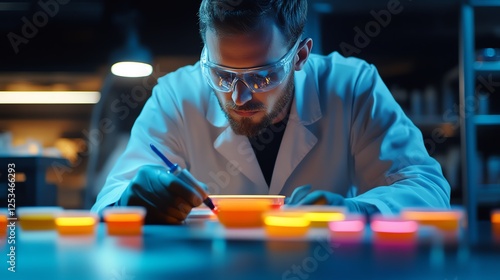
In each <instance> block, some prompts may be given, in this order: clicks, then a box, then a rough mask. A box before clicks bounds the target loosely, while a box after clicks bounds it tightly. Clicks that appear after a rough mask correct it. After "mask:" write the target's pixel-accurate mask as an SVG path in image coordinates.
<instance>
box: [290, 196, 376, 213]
mask: <svg viewBox="0 0 500 280" xmlns="http://www.w3.org/2000/svg"><path fill="white" fill-rule="evenodd" d="M292 196H293V194H292ZM294 205H297V206H299V205H332V206H344V207H346V208H347V210H348V211H349V212H350V213H361V214H365V215H373V214H375V213H379V212H380V211H379V209H378V208H377V207H376V206H375V205H372V204H369V203H366V202H362V201H356V200H354V199H345V198H344V197H343V196H341V195H339V194H336V193H332V192H328V191H319V190H318V191H313V192H311V193H309V194H307V195H306V196H304V198H302V199H301V200H300V201H298V202H297V203H296V204H294Z"/></svg>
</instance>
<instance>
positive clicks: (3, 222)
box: [0, 214, 7, 236]
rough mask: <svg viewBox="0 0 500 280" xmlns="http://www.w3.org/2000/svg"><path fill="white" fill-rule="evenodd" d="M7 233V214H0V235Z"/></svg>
mask: <svg viewBox="0 0 500 280" xmlns="http://www.w3.org/2000/svg"><path fill="white" fill-rule="evenodd" d="M6 233H7V215H4V214H0V236H4V235H5V234H6Z"/></svg>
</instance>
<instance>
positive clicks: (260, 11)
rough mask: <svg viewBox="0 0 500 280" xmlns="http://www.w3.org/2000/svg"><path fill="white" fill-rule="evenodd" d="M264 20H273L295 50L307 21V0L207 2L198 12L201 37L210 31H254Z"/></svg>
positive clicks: (227, 32) (212, 0)
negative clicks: (265, 18) (266, 18)
mask: <svg viewBox="0 0 500 280" xmlns="http://www.w3.org/2000/svg"><path fill="white" fill-rule="evenodd" d="M264 17H269V18H272V19H273V20H274V21H275V22H276V24H277V26H278V28H279V29H280V30H281V32H282V33H283V35H284V37H285V40H287V43H288V45H289V46H290V47H291V46H292V45H293V44H294V43H295V42H296V41H297V40H298V39H299V37H300V36H301V35H302V32H303V30H304V26H305V24H306V19H307V0H203V1H202V2H201V5H200V9H199V11H198V18H199V26H200V35H201V38H202V39H203V42H205V35H206V32H207V29H211V30H214V31H216V32H217V33H218V34H238V33H243V32H250V31H252V30H254V29H255V28H256V27H257V26H258V23H259V22H260V20H261V19H262V18H264Z"/></svg>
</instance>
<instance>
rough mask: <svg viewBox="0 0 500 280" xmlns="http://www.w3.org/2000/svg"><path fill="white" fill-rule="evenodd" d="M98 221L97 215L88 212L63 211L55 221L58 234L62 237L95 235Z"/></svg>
mask: <svg viewBox="0 0 500 280" xmlns="http://www.w3.org/2000/svg"><path fill="white" fill-rule="evenodd" d="M98 221H99V218H98V217H97V215H96V214H95V213H92V212H90V211H87V210H67V211H63V212H61V213H58V215H57V216H56V219H55V223H56V228H57V232H58V233H59V234H61V235H89V234H94V233H95V228H96V225H97V223H98Z"/></svg>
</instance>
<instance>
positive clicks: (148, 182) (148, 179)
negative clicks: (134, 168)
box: [117, 165, 203, 224]
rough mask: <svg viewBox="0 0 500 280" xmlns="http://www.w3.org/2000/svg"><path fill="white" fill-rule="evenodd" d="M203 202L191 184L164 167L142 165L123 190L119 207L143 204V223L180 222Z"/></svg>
mask: <svg viewBox="0 0 500 280" xmlns="http://www.w3.org/2000/svg"><path fill="white" fill-rule="evenodd" d="M202 202H203V199H202V196H201V195H200V194H199V193H198V192H197V191H196V190H195V189H193V188H192V187H190V186H189V185H187V184H186V183H184V182H183V181H181V180H179V179H178V178H177V177H176V176H175V175H173V174H171V173H169V172H168V171H167V169H166V168H165V167H163V166H153V165H145V166H143V167H141V168H140V169H139V171H138V172H137V174H136V176H135V177H134V178H133V179H132V181H131V182H130V184H129V185H128V186H127V188H126V189H125V191H124V192H123V194H122V196H121V198H120V200H119V201H118V202H117V205H119V206H143V207H145V208H146V210H147V214H146V223H149V224H151V223H154V224H181V223H182V222H183V221H184V220H185V219H186V217H187V216H188V214H189V212H191V209H193V207H197V206H199V205H200V204H201V203H202Z"/></svg>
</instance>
